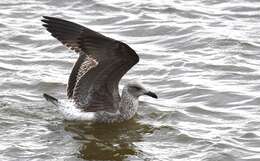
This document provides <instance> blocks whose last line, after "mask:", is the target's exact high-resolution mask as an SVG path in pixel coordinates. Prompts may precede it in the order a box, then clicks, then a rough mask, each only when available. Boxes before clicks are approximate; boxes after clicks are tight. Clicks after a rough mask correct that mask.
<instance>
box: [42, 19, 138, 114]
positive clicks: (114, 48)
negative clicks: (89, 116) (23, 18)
mask: <svg viewBox="0 0 260 161" xmlns="http://www.w3.org/2000/svg"><path fill="white" fill-rule="evenodd" d="M42 21H43V22H44V24H43V26H45V27H46V28H47V30H48V31H49V32H50V33H51V34H52V36H54V37H55V38H57V39H58V40H59V41H61V42H62V43H63V44H64V45H65V46H67V47H69V48H70V49H72V50H74V51H76V52H77V53H79V59H78V60H77V62H76V63H75V64H74V67H73V70H72V72H71V75H70V78H69V82H68V87H67V95H68V97H69V98H72V99H74V100H75V102H76V103H77V104H78V106H79V107H82V108H84V110H86V111H98V110H106V111H115V110H116V109H118V103H119V101H120V97H119V93H118V83H119V81H120V79H121V78H122V76H123V75H124V74H125V73H126V72H127V71H128V70H129V69H130V68H131V67H132V66H133V65H135V64H136V63H137V62H138V61H139V57H138V55H137V54H136V53H135V51H134V50H133V49H131V48H130V47H129V46H128V45H126V44H124V43H122V42H120V41H117V40H114V39H111V38H108V37H106V36H104V35H102V34H100V33H97V32H95V31H92V30H90V29H88V28H85V27H83V26H81V25H78V24H75V23H73V22H69V21H65V20H62V19H58V18H53V17H45V16H44V19H43V20H42Z"/></svg>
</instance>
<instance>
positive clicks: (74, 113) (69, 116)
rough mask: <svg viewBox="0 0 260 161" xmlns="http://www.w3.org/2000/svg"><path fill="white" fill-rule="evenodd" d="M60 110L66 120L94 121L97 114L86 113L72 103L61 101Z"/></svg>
mask: <svg viewBox="0 0 260 161" xmlns="http://www.w3.org/2000/svg"><path fill="white" fill-rule="evenodd" d="M58 108H59V111H60V112H61V113H62V114H63V116H64V118H65V119H66V120H75V121H76V120H78V121H94V120H95V118H96V117H95V112H84V111H82V110H81V109H79V108H77V107H76V106H75V104H74V103H73V102H72V101H59V104H58Z"/></svg>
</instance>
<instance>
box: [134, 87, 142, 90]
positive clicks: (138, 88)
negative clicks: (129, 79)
mask: <svg viewBox="0 0 260 161" xmlns="http://www.w3.org/2000/svg"><path fill="white" fill-rule="evenodd" d="M133 88H134V89H135V90H137V91H139V90H141V89H142V88H140V87H137V86H133Z"/></svg>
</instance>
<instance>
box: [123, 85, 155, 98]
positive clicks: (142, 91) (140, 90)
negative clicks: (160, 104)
mask: <svg viewBox="0 0 260 161" xmlns="http://www.w3.org/2000/svg"><path fill="white" fill-rule="evenodd" d="M126 87H127V92H128V93H129V94H131V95H132V96H134V97H136V98H138V97H139V96H143V95H147V96H150V97H152V98H156V99H157V98H158V96H157V95H156V94H155V93H154V92H152V91H150V90H147V89H146V88H145V87H144V86H143V84H142V83H140V82H137V81H132V82H129V83H128V84H127V85H126Z"/></svg>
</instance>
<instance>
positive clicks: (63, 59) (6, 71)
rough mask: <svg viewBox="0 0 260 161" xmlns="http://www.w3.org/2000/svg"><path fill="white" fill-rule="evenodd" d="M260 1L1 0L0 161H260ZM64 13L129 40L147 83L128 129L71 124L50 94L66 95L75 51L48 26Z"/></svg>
mask: <svg viewBox="0 0 260 161" xmlns="http://www.w3.org/2000/svg"><path fill="white" fill-rule="evenodd" d="M259 11H260V2H259V1H257V0H236V1H227V0H214V1H205V0H190V1H179V0H176V1H164V0H161V1H158V0H157V1H156V0H153V1H148V0H144V1H137V0H136V1H134V0H132V1H130V0H124V1H123V0H121V1H120V0H118V1H110V0H102V1H101V0H88V1H84V0H76V1H73V2H72V1H69V0H65V1H62V2H61V1H58V0H37V1H36V0H27V1H22V0H12V1H9V0H2V1H1V2H0V18H1V21H0V30H1V32H0V37H1V40H0V160H5V161H13V160H37V161H38V160H69V161H71V160H76V161H77V160H118V161H121V160H126V161H127V160H131V161H132V160H146V161H147V160H151V161H154V160H161V161H167V160H168V161H172V160H174V161H258V160H260V109H259V104H260V93H259V90H260V55H259V52H260V27H259V26H260V12H259ZM43 15H47V16H57V17H60V18H64V19H68V20H71V21H74V22H77V23H80V24H83V25H85V26H87V27H89V28H91V29H93V30H96V31H98V32H101V33H103V34H105V35H107V36H110V37H112V38H115V39H118V40H121V41H123V42H125V43H127V44H129V45H130V46H131V47H132V48H133V49H135V50H136V52H137V53H138V54H139V56H140V58H141V59H140V62H139V63H138V64H137V65H136V66H134V67H133V68H132V69H131V70H130V71H129V72H128V73H127V75H125V77H124V78H123V79H122V81H121V85H120V88H122V85H123V84H125V82H127V81H129V80H131V79H141V80H142V81H143V83H144V84H146V85H147V86H148V87H149V88H151V89H153V90H155V91H156V92H157V94H158V95H159V98H160V99H158V100H154V99H152V98H148V97H143V98H141V101H142V102H141V104H140V108H139V112H138V115H137V116H136V117H135V118H134V119H133V120H130V121H127V122H124V123H121V124H113V125H105V124H87V123H82V122H68V121H64V120H63V118H62V116H61V115H60V114H59V112H58V110H57V109H56V108H55V107H54V106H52V105H50V104H48V103H46V101H45V100H44V99H43V98H42V93H49V94H52V95H54V96H56V97H58V98H60V99H65V98H66V84H67V79H68V76H69V74H70V71H71V67H72V66H73V63H74V62H75V60H76V59H77V54H75V53H73V52H71V51H69V50H67V49H66V48H65V47H63V46H62V45H61V43H59V42H58V41H57V40H56V39H54V38H53V37H51V36H50V34H49V33H48V32H47V31H46V30H45V29H44V27H42V26H41V21H40V20H41V18H42V16H43Z"/></svg>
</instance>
